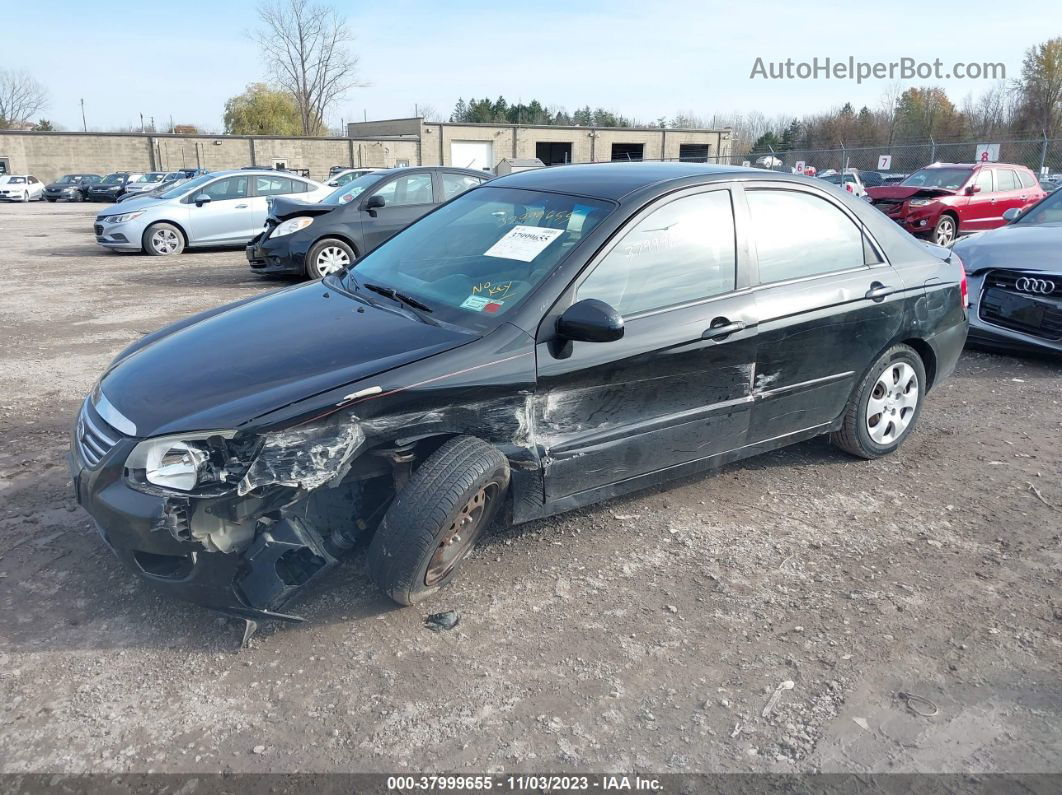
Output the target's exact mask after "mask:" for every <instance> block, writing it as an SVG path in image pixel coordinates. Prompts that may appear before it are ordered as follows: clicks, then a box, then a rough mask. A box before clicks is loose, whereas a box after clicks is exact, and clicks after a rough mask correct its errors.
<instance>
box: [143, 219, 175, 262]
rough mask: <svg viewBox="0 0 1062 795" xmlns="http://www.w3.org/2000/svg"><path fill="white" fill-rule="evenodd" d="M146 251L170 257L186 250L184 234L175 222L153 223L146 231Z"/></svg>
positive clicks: (154, 255) (144, 240) (155, 255)
mask: <svg viewBox="0 0 1062 795" xmlns="http://www.w3.org/2000/svg"><path fill="white" fill-rule="evenodd" d="M142 245H143V247H144V251H145V253H147V254H150V255H151V256H153V257H168V256H171V255H173V254H180V253H181V252H182V251H184V245H185V242H184V234H183V233H182V232H181V230H180V229H178V228H177V227H176V226H174V225H173V224H166V223H158V224H152V225H151V226H149V227H148V228H147V229H146V230H145V231H144V239H143V241H142Z"/></svg>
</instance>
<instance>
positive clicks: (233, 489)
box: [71, 163, 967, 619]
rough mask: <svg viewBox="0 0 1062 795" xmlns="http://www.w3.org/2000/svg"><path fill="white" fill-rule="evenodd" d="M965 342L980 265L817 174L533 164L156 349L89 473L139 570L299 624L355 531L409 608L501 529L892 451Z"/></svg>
mask: <svg viewBox="0 0 1062 795" xmlns="http://www.w3.org/2000/svg"><path fill="white" fill-rule="evenodd" d="M966 333H967V309H966V300H965V275H964V271H963V266H962V263H961V262H960V261H959V258H958V257H957V256H956V255H955V254H953V253H952V252H950V251H948V250H947V249H942V248H938V247H935V246H930V245H928V244H925V243H921V242H919V241H917V240H915V239H914V238H912V237H911V236H910V235H908V234H907V233H905V232H904V231H903V230H901V229H900V228H898V227H897V226H896V225H894V224H893V223H891V222H890V221H889V220H888V219H887V218H886V217H885V216H883V215H881V214H880V213H879V212H877V211H876V210H875V209H873V208H872V207H870V206H869V205H867V204H866V203H865V202H860V201H857V200H855V199H852V198H850V197H847V196H844V195H840V194H838V193H837V192H836V191H833V190H829V189H827V188H826V187H825V186H820V185H819V184H818V183H816V182H815V181H813V180H809V179H806V178H802V177H796V176H790V175H782V174H775V173H766V172H763V171H759V170H754V169H740V168H731V167H711V166H703V165H696V164H686V163H658V164H649V163H632V164H602V165H583V166H564V167H557V168H551V169H539V170H534V171H526V172H522V173H518V174H513V175H510V176H506V177H503V178H500V179H497V180H495V181H492V182H490V183H488V184H486V185H483V186H480V187H476V188H473V189H472V190H470V191H468V192H467V193H464V194H462V195H461V196H459V197H457V198H455V199H453V200H452V201H450V202H448V203H447V204H444V205H442V206H441V207H440V208H439V209H437V210H435V211H434V212H432V213H430V214H428V215H427V216H425V217H424V218H423V219H421V220H420V221H418V222H416V223H414V224H413V225H411V226H410V227H408V228H407V229H405V230H404V231H402V232H400V233H399V234H398V235H396V236H395V237H394V238H392V239H391V240H389V241H388V242H386V243H384V244H383V245H382V246H380V247H379V248H377V249H375V250H374V251H372V252H371V253H369V254H367V255H366V256H365V257H364V258H362V259H361V260H359V261H358V262H357V263H356V264H355V265H354V266H352V267H350V268H347V269H344V270H342V271H340V272H337V273H334V274H331V275H329V276H327V277H325V278H324V279H322V280H320V281H315V282H310V283H306V284H302V285H297V286H292V287H289V288H286V289H282V290H279V291H276V292H270V293H267V294H263V295H258V296H255V297H252V298H249V299H246V300H244V301H240V302H238V303H235V304H230V305H228V306H223V307H219V308H217V309H213V310H210V311H207V312H204V313H201V314H199V315H196V316H194V317H191V318H188V319H186V320H184V321H181V322H178V323H176V324H173V325H171V326H168V327H166V328H164V329H162V330H160V331H157V332H155V333H153V334H149V335H147V336H145V337H144V338H142V339H141V340H139V341H138V342H136V343H134V344H133V345H132V346H130V347H129V348H128V349H126V350H125V351H123V352H122V353H121V354H120V355H119V356H118V357H117V358H116V359H115V360H114V362H113V363H112V364H111V365H110V366H109V367H108V369H107V371H106V372H105V373H104V374H103V375H102V377H101V378H100V380H99V382H98V383H97V384H96V386H95V388H94V389H93V391H92V393H91V394H90V395H89V396H88V398H87V399H86V400H85V402H84V405H83V406H82V408H81V411H80V413H79V416H78V418H77V422H76V426H75V428H74V432H73V439H72V451H71V466H72V472H73V482H74V488H75V490H76V492H77V497H78V500H79V502H80V503H81V505H82V506H84V508H85V509H86V510H87V511H88V512H89V513H90V514H91V515H92V517H93V518H94V519H95V522H96V524H97V526H98V529H99V532H100V535H101V536H102V537H103V539H104V540H105V541H106V542H107V544H109V545H110V546H111V547H112V548H113V550H114V551H115V552H116V553H117V554H118V556H119V557H120V558H121V559H122V560H123V561H124V562H125V563H126V564H127V565H128V566H129V567H130V568H132V569H133V570H134V571H136V572H138V573H139V574H140V575H142V576H143V577H145V578H147V579H149V580H151V581H153V582H155V583H157V584H159V585H160V586H163V587H165V588H167V589H168V590H169V591H170V592H172V593H173V594H174V595H176V596H179V597H182V598H185V599H189V600H191V601H194V602H198V603H200V604H202V605H206V606H208V607H211V608H214V609H217V610H221V611H223V612H226V613H228V614H231V615H236V616H243V617H246V618H251V619H253V618H258V617H263V616H265V617H279V618H293V616H292V615H290V613H288V612H286V606H287V605H288V603H289V602H290V601H291V600H292V598H293V597H295V596H296V595H297V594H299V593H300V592H301V591H303V590H305V589H306V588H307V586H309V585H310V584H312V583H314V582H315V581H316V580H318V579H319V578H320V577H321V576H322V575H323V574H324V573H325V572H327V571H328V570H329V569H331V568H332V567H333V566H335V564H336V562H337V561H338V560H339V559H340V558H341V557H342V556H343V555H344V554H345V553H346V552H347V551H348V550H350V549H351V548H352V547H353V546H354V545H355V544H356V543H357V542H358V541H359V539H365V540H370V539H371V540H370V542H369V548H368V565H369V574H370V575H371V577H372V578H373V579H374V580H375V581H376V583H377V584H378V585H379V586H380V587H381V588H382V590H383V591H384V592H386V593H387V594H389V595H390V596H391V597H392V598H393V599H394V600H395V601H397V602H399V603H401V604H410V603H413V602H416V601H418V600H420V599H423V598H424V597H426V596H428V595H429V594H431V593H432V592H434V591H435V590H436V589H438V588H439V587H441V586H443V585H445V584H446V583H447V582H449V581H450V580H451V579H452V578H453V577H454V575H455V572H456V571H457V569H458V567H459V565H460V563H461V562H462V560H464V559H465V558H466V557H467V556H468V554H469V553H470V552H471V551H472V549H473V548H474V545H475V543H476V540H477V538H478V537H480V535H481V533H482V532H483V531H484V530H485V529H486V528H488V527H489V526H490V525H491V523H492V522H504V523H520V522H526V521H528V520H531V519H536V518H539V517H543V516H548V515H551V514H555V513H558V512H561V511H565V510H569V509H572V508H576V507H579V506H583V505H587V504H590V503H594V502H598V501H601V500H604V499H607V498H610V497H614V496H616V495H620V494H625V493H628V492H631V491H634V490H636V489H641V488H645V487H647V486H653V485H657V484H660V483H663V482H665V481H668V480H671V479H673V478H676V477H680V476H686V475H690V474H693V473H697V472H703V471H707V470H711V469H713V468H717V467H719V466H721V465H723V464H726V463H728V462H732V461H735V460H737V459H740V458H744V457H747V456H751V455H754V454H757V453H760V452H764V451H767V450H772V449H775V448H778V447H781V446H783V445H788V444H792V443H794V442H799V441H801V440H804V439H808V438H811V437H814V436H817V435H820V434H829V435H830V438H831V439H832V440H833V441H834V442H835V443H836V444H837V446H839V447H840V448H841V449H843V450H846V451H848V452H849V453H852V454H854V455H856V456H859V457H862V458H875V457H878V456H882V455H885V454H888V453H891V452H892V451H894V450H895V449H896V448H897V447H898V446H899V445H900V444H902V443H903V441H904V439H906V438H907V436H908V435H909V434H910V433H911V432H912V430H913V429H914V428H915V426H916V425H917V421H918V417H919V413H920V411H921V409H922V406H923V404H924V402H925V399H926V395H927V393H928V392H929V391H930V390H931V389H933V387H934V386H935V385H936V384H938V383H940V381H941V380H942V379H944V378H945V377H946V376H948V375H949V374H950V373H951V372H952V370H953V369H954V367H955V363H956V360H957V358H958V356H959V353H960V351H961V349H962V346H963V343H964V341H965V339H966Z"/></svg>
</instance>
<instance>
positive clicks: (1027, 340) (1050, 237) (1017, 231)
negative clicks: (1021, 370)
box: [952, 191, 1062, 353]
mask: <svg viewBox="0 0 1062 795" xmlns="http://www.w3.org/2000/svg"><path fill="white" fill-rule="evenodd" d="M1003 217H1004V218H1006V219H1007V220H1008V221H1009V222H1010V223H1008V224H1007V225H1006V226H1001V227H1000V228H998V229H993V230H991V231H988V232H978V233H977V234H973V235H969V236H968V237H964V238H960V239H959V240H958V242H956V243H955V245H954V246H952V250H953V251H955V253H957V254H958V255H959V257H960V258H961V259H962V261H963V263H964V265H965V266H966V273H967V276H968V280H969V290H970V335H969V339H970V341H971V342H975V343H978V344H980V345H982V346H985V347H990V348H998V349H1012V350H1037V351H1048V352H1054V353H1062V191H1055V192H1054V193H1052V194H1050V195H1048V196H1047V198H1045V199H1043V200H1042V201H1041V202H1040V203H1039V204H1036V205H1034V206H1033V207H1031V208H1030V209H1028V210H1026V211H1025V212H1024V213H1022V212H1021V211H1019V210H1017V209H1011V210H1007V211H1006V212H1005V213H1004V214H1003Z"/></svg>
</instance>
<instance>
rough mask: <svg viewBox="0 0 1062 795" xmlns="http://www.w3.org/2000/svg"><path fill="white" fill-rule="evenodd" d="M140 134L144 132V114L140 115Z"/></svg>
mask: <svg viewBox="0 0 1062 795" xmlns="http://www.w3.org/2000/svg"><path fill="white" fill-rule="evenodd" d="M140 132H144V114H143V113H141V114H140Z"/></svg>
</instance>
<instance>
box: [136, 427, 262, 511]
mask: <svg viewBox="0 0 1062 795" xmlns="http://www.w3.org/2000/svg"><path fill="white" fill-rule="evenodd" d="M259 447H260V442H259V440H258V439H256V438H255V437H253V436H249V435H248V434H241V433H238V432H236V431H214V432H212V433H202V434H176V435H173V436H160V437H158V438H157V439H146V440H145V441H143V442H141V443H140V444H138V445H137V446H136V447H135V448H133V452H132V453H130V454H129V458H128V459H126V462H125V476H126V479H127V480H128V481H129V482H130V484H131V485H133V486H135V487H139V488H141V490H143V489H145V488H147V489H150V488H151V487H155V488H159V489H164V490H167V491H179V492H182V493H185V494H199V495H200V496H204V497H209V496H216V495H219V494H223V493H225V492H227V491H229V490H230V489H231V488H232V487H234V486H235V485H236V484H237V483H239V482H240V480H241V479H242V478H243V476H244V475H245V474H246V473H247V469H248V467H250V465H251V462H252V461H253V460H254V457H255V455H256V454H257V452H258V449H259Z"/></svg>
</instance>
